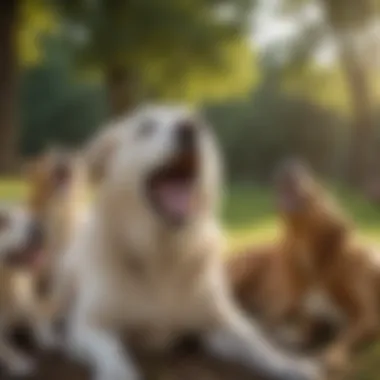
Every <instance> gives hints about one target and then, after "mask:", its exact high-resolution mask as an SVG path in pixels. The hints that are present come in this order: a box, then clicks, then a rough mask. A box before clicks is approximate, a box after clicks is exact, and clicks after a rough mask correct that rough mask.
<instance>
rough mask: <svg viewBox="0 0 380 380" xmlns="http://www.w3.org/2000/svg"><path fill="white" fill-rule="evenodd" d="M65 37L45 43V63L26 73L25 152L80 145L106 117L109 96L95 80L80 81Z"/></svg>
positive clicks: (23, 103)
mask: <svg viewBox="0 0 380 380" xmlns="http://www.w3.org/2000/svg"><path fill="white" fill-rule="evenodd" d="M62 44H63V41H62V40H61V39H59V38H58V37H56V38H50V39H49V40H46V41H45V43H44V46H45V53H46V55H47V58H46V60H45V61H44V64H42V65H37V66H35V67H32V68H29V69H28V70H26V71H25V72H24V73H23V78H22V88H21V107H22V114H21V116H22V120H21V121H22V129H21V147H22V153H23V154H26V155H31V154H32V155H33V154H36V153H38V152H40V151H41V149H44V148H45V147H46V146H47V145H48V144H51V143H56V142H59V143H62V144H66V145H70V146H76V145H78V144H80V143H82V142H83V141H84V140H85V139H87V138H88V137H89V135H90V134H91V133H92V132H93V131H94V129H95V128H96V127H97V126H98V125H99V123H100V122H102V121H103V120H104V117H105V113H106V112H105V111H106V109H105V96H104V91H103V90H102V87H101V86H100V85H99V84H97V83H96V82H95V83H91V82H90V83H89V82H83V81H78V80H77V78H76V77H75V76H74V75H73V72H74V70H73V67H72V63H71V60H70V50H69V49H62V46H63V45H62Z"/></svg>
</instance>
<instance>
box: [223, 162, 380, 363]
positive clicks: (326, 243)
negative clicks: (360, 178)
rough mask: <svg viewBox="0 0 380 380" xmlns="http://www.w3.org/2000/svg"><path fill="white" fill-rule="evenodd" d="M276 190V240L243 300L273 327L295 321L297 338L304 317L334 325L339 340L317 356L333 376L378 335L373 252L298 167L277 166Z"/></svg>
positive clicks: (376, 265) (376, 259)
mask: <svg viewBox="0 0 380 380" xmlns="http://www.w3.org/2000/svg"><path fill="white" fill-rule="evenodd" d="M276 186H277V198H278V205H279V211H280V214H281V220H282V221H283V225H284V238H283V240H282V241H281V242H280V243H279V244H277V249H276V248H275V246H274V249H273V251H272V252H271V253H270V255H268V256H267V258H266V260H264V261H266V262H267V267H266V269H265V271H266V272H265V275H264V276H263V277H262V278H263V280H262V282H261V287H259V288H256V289H253V294H252V296H251V297H252V298H255V300H257V299H258V298H260V297H261V299H262V300H264V304H261V305H260V306H261V307H262V308H264V309H265V310H266V312H267V316H269V318H270V319H271V321H272V322H273V323H274V324H276V323H278V324H281V322H283V321H284V320H286V318H287V317H288V316H290V315H295V314H298V316H300V317H301V320H302V321H303V323H304V324H305V326H304V328H305V329H306V330H304V331H303V333H305V334H307V330H309V328H310V327H311V326H310V322H312V321H313V319H312V318H311V317H312V316H313V317H315V316H321V314H322V316H323V317H325V318H330V319H333V320H334V321H336V322H337V323H338V325H339V326H340V327H341V333H340V334H338V337H337V339H336V340H334V341H333V343H332V345H331V347H328V348H327V350H326V351H325V352H324V354H323V357H324V359H325V361H326V363H327V365H328V366H329V368H331V369H341V368H343V367H344V366H345V365H346V364H347V360H348V358H349V356H350V354H351V353H352V352H353V350H354V349H355V348H357V347H358V346H359V345H360V344H361V343H364V342H365V341H366V340H367V339H368V338H373V337H374V336H375V333H376V332H377V330H378V326H379V324H378V323H379V311H380V310H379V306H380V305H379V301H380V291H379V289H380V288H379V284H380V281H379V279H380V275H379V273H380V269H379V264H380V260H379V259H380V256H379V255H380V252H379V251H377V252H376V251H375V250H374V249H373V248H371V247H370V246H368V245H365V244H363V243H361V242H360V241H358V238H357V236H356V234H355V231H354V229H353V228H352V223H351V222H350V221H349V220H348V218H347V217H346V216H345V215H344V213H343V212H342V210H341V209H340V208H339V207H338V205H337V203H336V201H335V200H334V199H333V198H332V197H331V195H330V194H329V193H328V192H327V191H326V190H325V189H323V188H322V186H320V185H319V184H318V183H317V182H316V181H315V179H314V178H313V177H312V175H311V174H310V172H309V171H308V170H307V169H306V168H305V167H304V166H302V165H300V164H297V163H288V164H286V165H284V166H283V167H282V169H281V170H280V171H279V173H278V177H277V181H276ZM270 256H271V257H270ZM273 258H274V259H273ZM246 260H247V259H246ZM251 260H252V262H258V260H257V259H256V258H254V257H252V259H251ZM269 262H271V263H273V264H271V265H269V264H268V263H269ZM250 265H251V266H253V265H254V264H250ZM236 266H237V263H234V264H233V266H232V264H230V269H231V270H235V269H233V268H235V267H236ZM252 274H253V277H254V278H255V277H257V274H255V272H253V273H252ZM248 277H249V276H248ZM235 283H236V280H235ZM240 286H243V288H244V283H243V282H240ZM258 289H259V290H260V291H259V290H258ZM245 291H246V294H249V292H247V290H245ZM260 292H262V293H261V294H258V293H260Z"/></svg>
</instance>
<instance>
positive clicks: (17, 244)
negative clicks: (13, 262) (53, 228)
mask: <svg viewBox="0 0 380 380" xmlns="http://www.w3.org/2000/svg"><path fill="white" fill-rule="evenodd" d="M0 212H1V213H2V214H4V215H5V216H6V218H7V219H8V221H9V222H8V225H7V226H5V227H4V228H3V229H0V260H1V259H2V258H4V257H5V256H6V255H8V254H9V253H10V252H12V251H14V250H16V249H19V248H22V247H23V246H24V245H25V244H26V241H27V238H28V232H29V228H30V223H31V222H32V216H31V214H30V213H29V212H28V211H27V210H26V209H25V208H23V207H15V206H14V207H11V206H3V207H2V208H1V210H0Z"/></svg>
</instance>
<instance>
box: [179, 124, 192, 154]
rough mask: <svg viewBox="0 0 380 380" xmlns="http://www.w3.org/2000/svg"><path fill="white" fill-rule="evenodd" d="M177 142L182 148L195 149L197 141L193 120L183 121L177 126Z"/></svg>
mask: <svg viewBox="0 0 380 380" xmlns="http://www.w3.org/2000/svg"><path fill="white" fill-rule="evenodd" d="M176 137H177V144H178V146H179V148H180V149H181V150H190V149H193V148H194V146H195V143H196V128H195V126H194V124H193V122H191V121H182V122H181V123H180V124H179V125H178V127H177V136H176Z"/></svg>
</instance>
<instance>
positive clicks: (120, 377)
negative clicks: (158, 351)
mask: <svg viewBox="0 0 380 380" xmlns="http://www.w3.org/2000/svg"><path fill="white" fill-rule="evenodd" d="M69 345H70V346H69V349H71V350H72V353H74V355H76V356H77V357H78V358H80V359H81V360H83V361H84V362H86V363H88V364H89V365H90V367H91V369H93V370H94V372H95V377H94V378H95V380H138V379H140V376H139V374H138V372H137V370H136V368H135V365H134V363H133V361H132V359H131V358H130V357H129V355H128V353H127V352H126V350H125V349H124V347H123V345H122V344H121V341H120V340H119V339H118V338H117V337H116V336H115V335H113V334H112V333H110V332H108V331H106V330H101V329H96V328H94V327H90V326H89V325H88V324H84V323H83V324H80V325H77V326H76V327H75V328H74V329H73V330H72V331H71V334H70V340H69Z"/></svg>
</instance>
